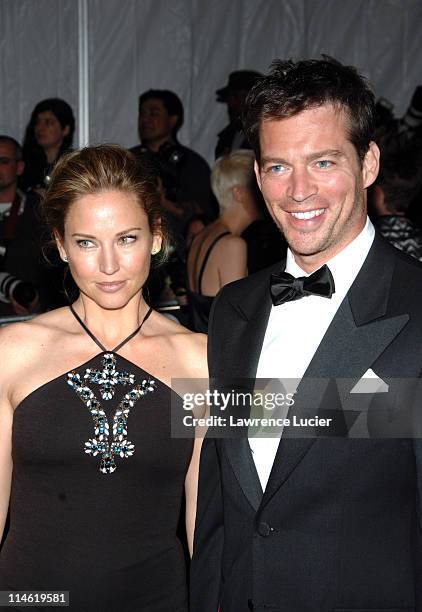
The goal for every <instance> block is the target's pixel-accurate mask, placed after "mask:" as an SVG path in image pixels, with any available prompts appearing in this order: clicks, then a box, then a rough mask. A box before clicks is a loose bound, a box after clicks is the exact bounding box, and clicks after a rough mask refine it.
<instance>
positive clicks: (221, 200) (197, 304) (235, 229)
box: [187, 149, 261, 332]
mask: <svg viewBox="0 0 422 612" xmlns="http://www.w3.org/2000/svg"><path fill="white" fill-rule="evenodd" d="M254 160H255V158H254V154H253V153H252V151H247V150H242V149H240V150H238V151H233V152H232V153H230V155H227V156H225V157H220V159H218V160H217V162H216V163H215V166H214V168H213V169H212V173H211V185H212V190H213V192H214V195H215V197H216V199H217V201H218V204H219V206H220V211H221V214H220V216H219V217H218V219H217V220H216V221H214V222H213V223H211V225H208V226H207V227H206V228H205V229H204V230H203V231H202V232H200V233H199V234H198V235H197V236H196V237H195V238H194V240H193V242H192V245H191V248H190V250H189V254H188V259H187V276H188V288H189V290H188V300H189V305H190V312H191V324H192V329H194V330H195V331H198V332H199V331H200V332H206V331H207V329H208V318H209V314H210V310H211V306H212V303H213V300H214V297H215V296H216V295H217V293H218V292H219V291H220V289H221V287H223V286H224V285H226V284H227V283H230V282H232V281H234V280H238V279H239V278H243V277H244V276H247V274H248V265H247V261H248V253H247V244H246V241H245V240H244V239H243V238H242V237H241V234H242V232H243V231H244V230H245V229H246V228H247V227H248V226H249V225H250V224H251V223H252V222H253V221H255V220H256V219H258V218H259V217H260V210H259V207H258V205H257V199H258V197H261V196H258V193H257V192H258V189H257V186H256V179H255V174H254Z"/></svg>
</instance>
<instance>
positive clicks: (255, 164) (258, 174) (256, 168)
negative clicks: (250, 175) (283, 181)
mask: <svg viewBox="0 0 422 612" xmlns="http://www.w3.org/2000/svg"><path fill="white" fill-rule="evenodd" d="M253 169H254V170H255V176H256V182H257V183H258V187H259V189H260V190H261V191H262V189H261V174H260V172H259V166H258V162H257V161H256V160H255V161H254V163H253Z"/></svg>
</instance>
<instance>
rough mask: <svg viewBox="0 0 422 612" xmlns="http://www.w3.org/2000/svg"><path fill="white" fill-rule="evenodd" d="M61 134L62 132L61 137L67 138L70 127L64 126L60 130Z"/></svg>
mask: <svg viewBox="0 0 422 612" xmlns="http://www.w3.org/2000/svg"><path fill="white" fill-rule="evenodd" d="M62 132H63V136H69V134H70V125H65V126H64V128H63V130H62Z"/></svg>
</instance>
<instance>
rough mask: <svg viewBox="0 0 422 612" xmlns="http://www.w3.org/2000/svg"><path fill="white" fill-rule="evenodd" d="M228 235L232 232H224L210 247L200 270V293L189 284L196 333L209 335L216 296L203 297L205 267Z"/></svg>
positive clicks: (191, 317)
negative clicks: (216, 247) (220, 241)
mask: <svg viewBox="0 0 422 612" xmlns="http://www.w3.org/2000/svg"><path fill="white" fill-rule="evenodd" d="M228 234H230V232H223V233H222V234H219V235H218V236H217V237H216V238H215V239H214V240H213V241H212V242H211V244H210V246H209V247H208V249H207V252H206V253H205V257H204V259H203V262H202V264H201V268H200V270H199V277H198V291H193V290H192V289H191V288H190V287H189V282H188V283H187V285H188V286H187V289H186V293H187V296H188V303H189V312H190V319H191V326H192V328H193V329H194V330H195V331H196V332H201V333H205V334H206V333H207V330H208V318H209V316H210V310H211V306H212V303H213V300H214V296H210V295H202V277H203V275H204V272H205V266H206V265H207V262H208V259H209V256H210V255H211V252H212V250H213V248H214V247H215V245H216V244H217V242H218V241H219V240H221V238H223V237H224V236H227V235H228Z"/></svg>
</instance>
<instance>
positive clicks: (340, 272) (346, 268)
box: [286, 217, 375, 297]
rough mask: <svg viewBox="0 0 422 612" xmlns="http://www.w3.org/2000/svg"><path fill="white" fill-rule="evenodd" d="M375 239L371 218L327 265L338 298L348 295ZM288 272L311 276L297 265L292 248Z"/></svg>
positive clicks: (289, 253)
mask: <svg viewBox="0 0 422 612" xmlns="http://www.w3.org/2000/svg"><path fill="white" fill-rule="evenodd" d="M374 238H375V229H374V226H373V225H372V223H371V221H370V220H369V217H367V218H366V224H365V227H364V228H363V230H362V231H361V232H360V234H358V235H357V236H356V238H354V240H352V242H350V243H349V244H348V245H347V246H346V247H345V248H344V249H343V250H342V251H340V252H339V253H337V255H335V256H334V257H332V258H331V259H329V260H328V261H326V262H325V263H326V264H327V266H328V267H329V268H330V271H331V274H332V275H333V277H334V283H335V287H336V291H335V293H336V295H337V297H339V296H343V297H344V295H346V293H347V291H348V290H349V288H350V286H351V285H352V283H353V281H354V280H355V278H356V276H357V274H358V272H359V270H360V269H361V267H362V265H363V262H364V261H365V259H366V257H367V255H368V253H369V249H370V248H371V246H372V243H373V241H374ZM286 272H288V273H289V274H292V275H293V276H295V277H298V276H309V273H307V272H305V271H304V270H302V268H301V267H300V266H298V265H297V263H296V261H295V259H294V256H293V253H292V252H291V250H290V248H288V249H287V260H286Z"/></svg>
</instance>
